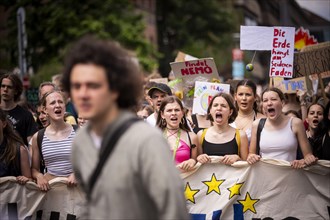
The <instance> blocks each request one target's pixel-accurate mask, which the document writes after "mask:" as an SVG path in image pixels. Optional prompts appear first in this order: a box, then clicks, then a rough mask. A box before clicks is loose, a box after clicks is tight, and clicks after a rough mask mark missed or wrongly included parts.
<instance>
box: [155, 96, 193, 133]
mask: <svg viewBox="0 0 330 220" xmlns="http://www.w3.org/2000/svg"><path fill="white" fill-rule="evenodd" d="M169 103H178V104H179V105H180V108H181V110H182V111H183V112H184V108H183V104H182V102H181V100H180V99H179V98H177V97H176V96H168V97H166V98H164V99H163V101H162V103H161V104H160V108H159V113H158V116H157V122H156V125H157V126H158V127H159V128H160V129H162V130H164V129H165V128H166V124H163V123H162V116H161V113H164V110H165V107H166V105H167V104H169ZM182 120H183V121H182ZM182 120H181V122H180V124H179V127H180V128H181V129H182V130H184V131H188V132H189V131H190V128H189V126H188V121H187V118H186V115H185V113H183V116H182ZM182 122H183V123H182Z"/></svg>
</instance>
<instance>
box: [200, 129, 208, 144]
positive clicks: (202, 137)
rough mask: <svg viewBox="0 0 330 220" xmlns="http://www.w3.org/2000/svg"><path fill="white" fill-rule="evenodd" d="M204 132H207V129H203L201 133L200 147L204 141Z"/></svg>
mask: <svg viewBox="0 0 330 220" xmlns="http://www.w3.org/2000/svg"><path fill="white" fill-rule="evenodd" d="M206 132H207V128H205V129H203V131H202V135H201V143H200V144H201V146H202V145H203V142H204V139H205V135H206Z"/></svg>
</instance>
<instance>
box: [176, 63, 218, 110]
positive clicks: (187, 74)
mask: <svg viewBox="0 0 330 220" xmlns="http://www.w3.org/2000/svg"><path fill="white" fill-rule="evenodd" d="M170 65H171V68H172V71H173V73H174V76H175V79H177V80H179V79H182V87H183V103H184V105H185V106H186V107H188V108H191V107H192V105H193V96H194V87H195V82H196V81H202V82H219V81H220V79H219V74H218V70H217V67H216V65H215V62H214V60H213V58H203V59H197V60H190V61H185V62H172V63H170Z"/></svg>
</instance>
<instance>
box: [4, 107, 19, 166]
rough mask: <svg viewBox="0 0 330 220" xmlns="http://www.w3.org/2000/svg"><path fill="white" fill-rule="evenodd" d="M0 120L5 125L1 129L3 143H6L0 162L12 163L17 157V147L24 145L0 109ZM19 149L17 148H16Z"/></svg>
mask: <svg viewBox="0 0 330 220" xmlns="http://www.w3.org/2000/svg"><path fill="white" fill-rule="evenodd" d="M0 120H1V121H2V123H7V125H6V126H5V127H4V128H3V137H4V138H3V140H2V141H3V142H4V141H6V143H5V144H6V147H5V151H4V152H3V155H0V160H1V161H4V162H5V163H6V164H9V163H11V162H14V160H15V159H16V155H17V146H18V144H19V146H21V145H24V142H23V140H22V138H21V137H20V136H19V135H18V134H17V133H16V131H15V130H14V129H13V126H12V124H11V123H10V121H8V119H7V114H6V112H5V111H3V110H2V109H0ZM18 149H19V148H18ZM14 164H16V163H14Z"/></svg>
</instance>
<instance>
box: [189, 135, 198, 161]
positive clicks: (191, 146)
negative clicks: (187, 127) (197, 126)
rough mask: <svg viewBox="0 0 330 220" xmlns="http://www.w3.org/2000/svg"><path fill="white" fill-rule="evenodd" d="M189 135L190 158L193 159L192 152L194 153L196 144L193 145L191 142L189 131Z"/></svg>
mask: <svg viewBox="0 0 330 220" xmlns="http://www.w3.org/2000/svg"><path fill="white" fill-rule="evenodd" d="M187 135H188V139H189V146H190V158H191V151H192V149H193V148H194V147H196V144H193V143H192V142H191V138H190V134H189V132H188V131H187Z"/></svg>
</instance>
